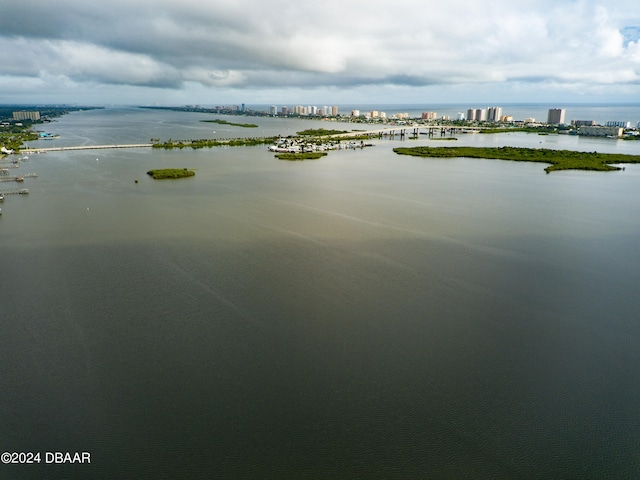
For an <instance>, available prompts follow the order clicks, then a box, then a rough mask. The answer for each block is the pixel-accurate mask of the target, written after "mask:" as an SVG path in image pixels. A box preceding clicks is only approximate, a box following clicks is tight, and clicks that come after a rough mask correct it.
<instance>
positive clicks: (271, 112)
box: [269, 105, 278, 117]
mask: <svg viewBox="0 0 640 480" xmlns="http://www.w3.org/2000/svg"><path fill="white" fill-rule="evenodd" d="M269 115H271V116H272V117H275V116H276V115H278V107H276V106H275V105H271V107H270V108H269Z"/></svg>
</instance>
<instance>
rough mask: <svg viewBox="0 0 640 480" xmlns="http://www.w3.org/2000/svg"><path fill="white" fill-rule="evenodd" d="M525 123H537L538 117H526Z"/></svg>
mask: <svg viewBox="0 0 640 480" xmlns="http://www.w3.org/2000/svg"><path fill="white" fill-rule="evenodd" d="M524 123H536V119H535V118H533V117H529V118H525V119H524Z"/></svg>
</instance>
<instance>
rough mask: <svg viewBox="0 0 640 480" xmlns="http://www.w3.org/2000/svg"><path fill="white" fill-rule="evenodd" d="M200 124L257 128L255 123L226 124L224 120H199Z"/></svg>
mask: <svg viewBox="0 0 640 480" xmlns="http://www.w3.org/2000/svg"><path fill="white" fill-rule="evenodd" d="M200 121H201V122H206V123H217V124H219V125H230V126H232V127H243V128H258V125H256V124H255V123H233V122H227V121H226V120H220V119H216V120H200Z"/></svg>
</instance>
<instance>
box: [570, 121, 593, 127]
mask: <svg viewBox="0 0 640 480" xmlns="http://www.w3.org/2000/svg"><path fill="white" fill-rule="evenodd" d="M595 124H596V121H595V120H571V125H575V126H576V127H593V126H594V125H595Z"/></svg>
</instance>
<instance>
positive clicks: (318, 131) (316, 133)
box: [298, 128, 349, 137]
mask: <svg viewBox="0 0 640 480" xmlns="http://www.w3.org/2000/svg"><path fill="white" fill-rule="evenodd" d="M342 133H349V132H347V131H346V130H326V129H324V128H309V129H307V130H303V131H301V132H298V135H301V136H305V137H326V136H329V135H340V134H342Z"/></svg>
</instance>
